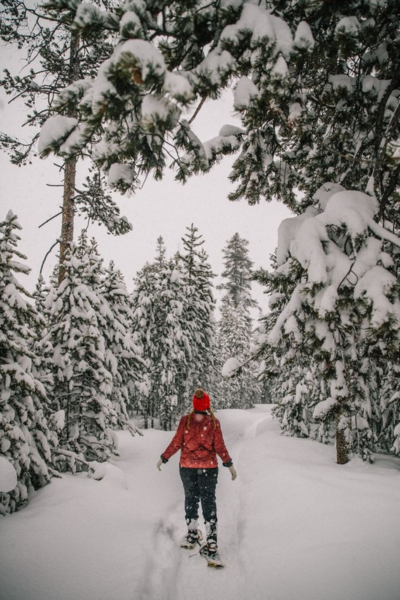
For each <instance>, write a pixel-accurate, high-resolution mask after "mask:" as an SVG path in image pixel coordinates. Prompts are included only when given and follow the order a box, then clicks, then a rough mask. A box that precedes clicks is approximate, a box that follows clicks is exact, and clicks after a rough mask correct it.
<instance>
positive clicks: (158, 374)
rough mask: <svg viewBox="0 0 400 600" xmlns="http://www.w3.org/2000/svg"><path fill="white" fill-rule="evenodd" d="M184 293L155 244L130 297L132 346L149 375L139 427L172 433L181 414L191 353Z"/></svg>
mask: <svg viewBox="0 0 400 600" xmlns="http://www.w3.org/2000/svg"><path fill="white" fill-rule="evenodd" d="M187 298H188V292H187V288H186V285H185V282H184V280H183V273H182V272H181V271H180V270H179V267H178V265H177V264H176V261H173V260H165V251H164V244H163V243H160V238H159V239H158V245H157V256H156V259H155V262H154V263H153V264H151V265H150V264H147V265H145V267H144V268H143V269H142V270H141V271H140V272H139V273H138V275H137V277H136V280H135V288H134V292H133V305H134V324H133V329H134V333H135V340H137V343H138V345H139V346H140V348H141V351H142V357H143V360H144V361H145V364H146V371H147V374H148V381H147V385H146V383H144V385H143V388H144V393H143V394H141V397H140V412H141V414H142V415H143V419H144V426H145V427H146V426H148V425H150V426H153V425H154V420H155V419H159V421H160V424H161V427H162V428H163V429H171V428H172V426H173V424H174V421H175V419H176V418H177V416H178V415H179V414H181V413H182V410H183V406H184V404H185V401H186V400H187V398H186V386H187V381H186V379H187V375H188V372H189V362H190V360H191V355H192V354H191V353H192V339H191V336H190V324H188V323H187V322H186V320H185V314H187Z"/></svg>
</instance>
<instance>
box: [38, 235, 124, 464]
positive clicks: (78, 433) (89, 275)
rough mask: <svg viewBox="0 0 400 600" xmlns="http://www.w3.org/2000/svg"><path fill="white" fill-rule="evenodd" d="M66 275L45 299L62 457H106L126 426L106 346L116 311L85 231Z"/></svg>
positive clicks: (71, 255) (67, 459) (46, 338)
mask: <svg viewBox="0 0 400 600" xmlns="http://www.w3.org/2000/svg"><path fill="white" fill-rule="evenodd" d="M64 269H65V277H64V279H63V281H62V283H61V284H60V286H59V287H56V288H54V289H53V290H52V291H51V293H50V295H49V297H48V299H47V302H46V305H47V307H48V309H49V312H50V318H49V325H48V329H47V332H46V334H45V335H44V337H43V340H42V344H43V346H44V347H45V348H46V352H47V355H48V356H50V358H51V359H52V362H53V377H54V389H53V393H52V398H51V400H52V404H53V408H54V411H55V412H56V413H57V415H59V419H58V424H59V428H60V445H61V447H60V450H59V460H60V462H63V463H65V464H64V468H67V466H68V468H71V469H72V470H75V469H76V468H77V466H79V464H78V465H77V464H76V458H77V457H78V458H79V457H80V458H82V459H83V460H84V459H88V460H99V461H102V460H105V459H107V458H108V457H109V456H110V455H111V454H112V453H116V451H117V438H116V435H115V434H114V432H113V429H114V428H116V427H121V426H124V425H125V424H126V423H125V420H124V421H122V420H121V418H120V414H121V411H120V408H118V410H116V408H115V406H114V405H113V401H112V391H113V374H112V372H111V370H112V368H114V366H115V362H116V360H115V357H113V356H112V350H110V349H109V348H108V347H107V336H106V333H107V331H106V330H107V326H108V325H109V323H110V322H112V312H111V309H110V306H109V305H108V303H107V301H106V299H105V298H104V295H103V293H102V286H103V279H104V276H105V271H104V268H103V265H102V260H101V258H100V256H99V254H98V251H97V244H96V242H95V240H92V241H91V242H88V241H87V238H86V234H85V233H84V232H83V233H82V234H81V236H80V238H79V244H78V245H72V246H71V248H70V251H69V252H68V254H67V257H66V260H65V263H64Z"/></svg>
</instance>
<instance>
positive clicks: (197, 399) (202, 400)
mask: <svg viewBox="0 0 400 600" xmlns="http://www.w3.org/2000/svg"><path fill="white" fill-rule="evenodd" d="M193 408H194V410H200V411H201V412H204V411H205V410H207V409H208V408H210V396H209V395H208V394H206V393H205V391H204V390H202V389H201V388H197V390H196V391H195V393H194V396H193Z"/></svg>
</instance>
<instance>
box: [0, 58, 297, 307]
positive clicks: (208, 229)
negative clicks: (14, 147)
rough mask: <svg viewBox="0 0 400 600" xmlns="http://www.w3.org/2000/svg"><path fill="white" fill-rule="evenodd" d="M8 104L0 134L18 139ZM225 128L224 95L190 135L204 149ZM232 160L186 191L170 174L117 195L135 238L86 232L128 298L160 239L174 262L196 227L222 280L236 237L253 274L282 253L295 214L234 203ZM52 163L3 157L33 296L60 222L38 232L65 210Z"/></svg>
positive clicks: (3, 200)
mask: <svg viewBox="0 0 400 600" xmlns="http://www.w3.org/2000/svg"><path fill="white" fill-rule="evenodd" d="M0 52H1V54H0V69H1V70H2V69H3V68H4V67H6V66H9V63H10V60H11V56H12V55H11V54H10V52H9V51H8V50H5V49H4V48H1V49H0ZM8 101H9V98H8V97H7V96H6V95H5V93H4V91H3V90H0V130H1V131H6V132H7V133H9V134H12V135H19V134H21V129H20V127H19V126H20V124H21V123H22V122H23V120H24V112H25V108H24V106H23V105H22V106H21V104H19V105H17V104H16V103H12V104H8ZM225 123H232V124H237V125H240V122H238V121H237V120H236V119H235V117H234V114H233V109H232V98H231V94H230V93H227V94H225V96H224V97H223V99H222V100H219V101H208V102H206V103H205V104H204V106H203V108H202V110H201V111H200V113H199V115H198V116H197V117H196V119H195V121H194V122H193V129H194V131H195V133H196V134H197V135H198V136H199V137H200V139H201V140H202V141H206V140H208V139H210V138H212V137H214V136H216V135H218V133H219V130H220V128H221V127H222V125H224V124H225ZM30 133H31V131H29V129H27V128H25V129H24V130H22V135H23V136H24V137H26V138H28V137H29V135H30ZM233 160H234V159H233V158H232V157H228V158H226V159H224V161H223V162H222V163H221V164H220V165H218V166H216V167H215V168H214V169H213V170H212V171H211V173H209V174H207V175H201V176H196V177H193V178H192V179H191V180H190V181H189V183H188V184H186V185H184V186H183V185H182V184H180V183H178V182H175V181H174V178H173V173H172V172H171V171H168V172H167V173H166V175H165V179H164V180H163V181H161V182H156V181H154V180H152V179H151V178H150V177H149V178H148V179H147V181H146V183H145V185H144V187H143V189H141V190H138V191H137V192H136V194H135V195H134V196H131V197H126V196H121V195H120V194H114V195H113V197H114V200H115V201H116V202H117V203H118V205H119V206H120V209H121V214H123V215H125V216H126V217H127V218H128V220H129V221H130V222H131V223H132V225H133V230H132V231H131V232H130V233H128V234H127V235H124V236H119V237H114V236H111V235H108V234H107V233H106V231H105V229H104V228H103V227H99V226H98V225H96V224H95V225H91V226H90V227H89V235H90V236H94V237H96V239H97V240H98V242H99V250H100V253H101V255H102V256H103V258H104V259H105V260H106V261H107V262H108V261H109V260H111V259H113V260H114V262H115V263H116V265H117V267H118V268H120V269H121V271H122V272H123V273H124V275H125V277H126V283H127V286H128V289H129V290H131V289H132V287H133V283H132V279H133V277H134V276H135V274H136V273H137V271H138V270H139V269H140V268H141V267H142V266H143V265H144V264H145V263H146V262H147V261H151V260H152V259H153V257H154V255H155V248H156V240H157V237H158V236H160V235H161V236H163V238H164V240H165V243H166V247H167V253H168V255H169V256H172V255H173V254H174V253H175V252H176V251H177V250H179V249H181V248H182V242H181V238H182V237H183V236H184V234H185V232H186V227H188V226H189V225H190V224H191V223H194V224H195V225H196V226H197V227H198V228H199V232H200V233H201V234H202V235H203V237H204V239H205V244H204V246H203V247H204V248H205V250H206V251H207V252H208V254H209V256H210V263H211V265H212V268H213V270H214V273H217V274H220V273H221V271H222V269H223V256H222V249H223V248H224V246H225V245H226V242H227V240H228V239H229V238H231V237H232V236H233V234H234V233H236V232H238V233H239V235H240V236H241V237H244V238H245V239H247V240H248V241H249V253H250V258H251V260H253V262H254V266H255V267H264V268H268V267H269V264H270V263H269V256H270V254H271V253H272V252H273V251H274V249H275V248H276V245H277V229H278V226H279V223H280V222H281V221H282V219H284V218H286V217H288V216H291V214H290V212H289V210H288V209H287V208H285V207H284V206H283V205H281V204H280V203H278V202H272V203H267V202H265V201H263V202H261V203H260V204H259V205H257V206H249V205H248V204H247V203H246V202H244V201H240V202H230V201H229V200H228V198H227V197H228V194H229V192H230V190H231V189H232V186H231V184H230V182H229V180H228V175H229V172H230V170H231V165H232V162H233ZM55 162H59V161H58V160H57V158H55V157H54V156H51V157H49V158H47V159H45V160H39V159H35V160H34V161H33V164H32V165H29V166H26V167H16V166H13V165H11V163H10V161H9V159H8V156H7V155H6V153H4V152H0V169H1V171H0V172H1V184H0V186H1V190H0V191H1V194H0V207H1V214H0V219H3V218H4V217H5V215H6V213H7V211H8V210H9V209H12V211H13V212H14V213H16V214H17V215H18V217H19V222H20V224H21V226H22V227H23V230H22V232H21V237H22V240H21V244H20V249H21V251H22V252H24V253H25V254H26V255H27V257H28V261H27V262H28V264H29V266H30V267H31V268H32V272H31V274H30V276H29V277H23V276H20V279H21V283H24V285H25V286H26V287H27V288H28V289H29V290H31V291H32V290H33V288H34V285H35V283H36V280H37V277H38V274H39V270H40V266H41V263H42V261H43V258H44V256H45V254H46V252H47V250H48V249H49V248H50V247H51V245H52V244H53V243H54V241H55V240H56V238H57V237H58V236H59V235H60V224H61V220H60V219H61V217H58V218H57V219H54V220H53V221H51V222H50V223H49V224H47V225H45V226H44V227H42V228H40V229H39V225H40V224H41V223H43V222H44V221H46V219H48V218H50V217H51V216H53V215H54V214H56V213H57V212H59V206H60V204H61V199H62V188H54V187H48V185H47V184H59V183H61V182H62V178H61V175H60V173H59V172H58V169H57V168H56V167H55V166H54V163H55ZM84 176H85V167H84V165H82V164H81V166H80V168H79V178H80V179H83V178H84ZM85 225H86V222H85V221H84V220H81V219H77V222H76V228H75V238H76V237H77V236H78V235H79V231H80V229H81V228H82V227H83V226H85ZM55 256H56V249H54V250H53V252H52V254H51V256H50V257H49V258H48V259H47V262H46V266H45V269H44V272H43V273H44V275H45V276H47V275H48V274H49V273H50V271H51V269H52V268H53V267H54V264H55ZM217 282H218V279H217V280H216V283H217ZM253 293H254V297H255V298H256V300H257V301H258V302H259V304H260V306H261V308H262V309H263V310H266V308H267V298H266V296H265V294H264V293H263V289H262V287H261V286H259V285H258V284H256V283H254V284H253Z"/></svg>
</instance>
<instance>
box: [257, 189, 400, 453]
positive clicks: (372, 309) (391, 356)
mask: <svg viewBox="0 0 400 600" xmlns="http://www.w3.org/2000/svg"><path fill="white" fill-rule="evenodd" d="M332 192H333V193H331V196H329V197H325V199H324V201H323V202H321V201H320V211H319V212H316V211H314V212H313V213H310V212H309V213H308V215H306V216H307V217H308V218H305V217H295V218H293V219H287V220H286V221H284V222H283V223H282V225H281V227H280V236H279V245H278V261H277V268H276V271H275V272H274V273H270V274H268V276H267V277H265V284H266V286H267V289H268V291H270V292H273V293H274V294H275V295H277V294H280V299H279V296H278V301H279V302H281V305H280V307H279V310H278V311H277V312H276V315H275V318H274V321H275V322H274V324H273V326H272V327H271V328H270V329H269V333H268V337H267V340H266V343H265V344H264V352H265V354H266V356H267V357H268V356H270V355H271V352H273V353H275V355H276V356H277V359H278V360H279V357H281V359H280V360H281V361H282V360H284V363H285V364H288V363H289V365H290V364H291V367H290V368H291V372H292V373H293V374H296V373H297V374H298V375H299V376H300V380H299V382H300V383H301V379H302V378H303V379H304V375H306V374H307V373H311V375H312V378H311V383H312V386H311V388H310V390H309V391H308V392H306V395H305V396H303V395H301V397H300V407H301V405H303V409H302V410H301V412H300V413H299V411H298V407H297V406H296V403H297V402H298V400H299V396H298V395H297V394H296V393H293V392H294V389H293V388H292V390H293V391H292V392H291V393H290V394H289V395H288V396H287V395H285V390H283V392H282V396H281V398H280V399H279V407H278V409H277V415H278V417H279V418H280V420H281V424H282V426H283V428H284V430H288V428H289V431H290V432H291V433H295V434H296V428H298V423H300V427H301V430H303V431H306V430H307V432H310V429H311V430H312V432H313V435H315V436H316V437H317V438H318V439H320V440H321V441H327V440H328V438H329V434H330V432H331V431H332V430H334V431H335V432H336V450H337V462H338V463H339V464H343V463H346V462H347V461H348V460H349V458H350V456H351V454H352V453H355V452H356V453H358V454H359V455H360V456H361V457H362V458H363V459H368V460H372V458H373V456H372V453H373V452H374V450H375V449H376V448H377V447H379V442H378V440H379V437H380V435H381V434H380V432H381V431H382V425H383V423H385V420H386V425H387V424H388V423H389V421H388V420H387V419H388V418H390V417H389V415H390V412H389V413H388V412H387V402H388V391H386V393H385V397H386V398H385V400H384V401H383V402H382V403H381V402H380V399H379V398H378V394H379V392H378V391H377V389H378V386H379V385H382V374H383V373H384V372H385V370H386V371H387V372H390V370H391V369H390V363H391V362H396V361H397V359H398V353H399V342H398V339H399V338H398V328H399V322H400V321H399V316H400V301H399V293H400V287H399V282H398V278H397V276H396V270H395V261H394V257H396V256H397V250H396V249H395V248H396V247H398V246H399V245H400V237H397V236H396V235H394V234H393V233H392V232H390V231H389V230H387V229H385V228H383V227H381V226H380V225H379V224H378V223H376V221H375V220H374V217H375V216H376V214H377V212H378V211H379V205H378V203H377V200H376V198H374V197H371V196H368V195H366V194H362V193H361V192H354V191H339V192H337V191H336V193H334V192H335V190H334V189H333V190H332ZM281 365H282V362H280V363H279V364H278V366H281ZM383 365H386V368H383ZM392 377H393V375H391V379H392ZM280 378H281V379H280ZM280 378H279V377H278V382H279V381H280V382H281V384H283V383H284V380H285V372H281V373H280ZM292 378H293V375H292ZM293 383H296V381H295V380H293ZM302 385H305V386H306V387H309V386H308V383H307V381H306V380H304V381H303V383H302ZM388 385H389V388H390V387H391V388H392V390H393V389H396V388H395V385H396V384H395V383H394V379H392V380H391V382H390V383H389V382H388ZM389 394H390V392H389ZM382 409H383V410H382ZM310 413H311V414H310ZM383 413H385V416H384V417H383ZM299 416H300V417H301V419H300V420H299ZM382 417H383V418H382ZM393 417H394V419H395V418H396V416H395V414H394V415H393V416H392V418H393ZM377 419H378V420H379V423H378V424H377V423H376V422H375V421H376V420H377ZM290 421H292V423H290ZM295 421H296V422H295ZM394 425H395V424H394V423H393V422H392V424H391V428H390V429H387V430H386V431H387V432H389V431H390V430H391V431H392V432H393V433H392V435H393V434H394V429H395V426H394ZM382 437H383V439H382V442H383V444H382V445H386V446H388V445H390V442H388V440H384V437H385V436H384V435H383V436H382ZM393 442H394V440H393V437H392V443H393Z"/></svg>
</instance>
